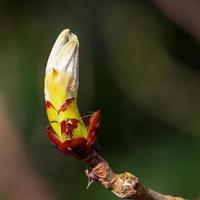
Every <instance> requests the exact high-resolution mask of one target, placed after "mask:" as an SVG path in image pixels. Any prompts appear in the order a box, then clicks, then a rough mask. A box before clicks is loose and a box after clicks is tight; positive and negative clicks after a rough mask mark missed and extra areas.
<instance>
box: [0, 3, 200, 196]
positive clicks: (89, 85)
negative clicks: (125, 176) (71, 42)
mask: <svg viewBox="0 0 200 200" xmlns="http://www.w3.org/2000/svg"><path fill="white" fill-rule="evenodd" d="M65 28H70V29H71V30H72V32H74V33H76V34H77V35H78V37H79V41H80V89H79V97H78V104H79V108H80V110H81V113H82V114H83V115H84V114H88V113H89V112H91V111H95V110H97V109H100V110H101V111H102V115H103V117H102V126H101V130H100V133H99V142H100V145H101V150H102V154H103V156H104V157H105V158H106V159H107V160H108V161H109V162H110V164H111V166H112V168H113V169H114V170H115V171H116V172H121V171H130V172H133V173H134V174H136V175H137V176H138V177H140V179H141V180H142V181H143V182H144V184H145V185H147V186H149V187H151V188H152V189H155V190H157V191H159V192H161V193H166V194H174V195H180V196H183V197H185V198H188V199H198V198H200V184H199V180H200V90H199V87H200V46H199V41H200V2H199V1H198V0H190V1H187V0H182V1H180V0H173V1H172V0H152V1H145V0H132V1H131V0H123V1H114V0H113V1H112V0H108V1H103V0H102V1H100V0H96V1H92V0H85V1H81V0H65V1H63V0H61V1H47V0H45V1H42V0H41V1H25V0H20V1H14V0H1V1H0V130H1V133H0V146H1V150H0V199H2V200H36V199H37V200H66V199H69V200H78V199H82V200H86V199H87V200H88V199H95V200H102V199H109V200H114V199H117V198H116V197H115V196H114V195H113V194H111V193H110V192H109V191H107V190H105V189H104V188H103V187H102V186H101V185H99V184H92V185H91V187H90V188H89V190H87V189H86V186H87V178H86V177H85V175H84V170H85V169H86V166H85V165H84V164H83V163H81V162H80V161H78V160H75V159H73V158H71V157H65V156H64V155H62V154H61V153H59V152H58V151H57V150H55V149H54V148H53V146H52V145H51V144H50V142H49V140H48V138H47V136H46V132H45V127H46V125H47V123H48V122H47V117H46V111H45V107H44V95H43V80H44V71H45V66H46V62H47V58H48V56H49V53H50V50H51V48H52V45H53V43H54V41H55V39H56V37H57V36H58V34H59V33H60V32H61V31H62V30H63V29H65Z"/></svg>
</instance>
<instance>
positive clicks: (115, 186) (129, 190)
mask: <svg viewBox="0 0 200 200" xmlns="http://www.w3.org/2000/svg"><path fill="white" fill-rule="evenodd" d="M83 161H84V162H85V163H87V164H89V165H90V166H91V170H90V171H89V170H86V175H87V176H88V178H89V180H91V181H96V182H99V183H101V184H102V185H103V186H104V187H105V188H106V189H109V190H111V191H112V192H113V193H114V194H115V195H116V196H118V197H120V198H121V199H124V198H125V199H134V200H183V198H181V197H174V196H169V195H163V194H160V193H158V192H155V191H153V190H151V189H149V188H148V187H145V186H144V185H143V184H142V182H141V181H140V180H139V179H138V177H136V176H135V175H133V174H131V173H129V172H124V173H122V174H116V173H114V172H113V171H112V169H111V167H110V165H109V164H108V162H107V161H105V160H104V159H103V158H102V157H101V156H100V155H99V154H98V153H96V152H95V151H93V152H92V153H91V154H90V155H88V156H87V158H85V159H84V160H83Z"/></svg>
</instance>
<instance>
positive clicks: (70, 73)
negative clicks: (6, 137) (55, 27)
mask: <svg viewBox="0 0 200 200" xmlns="http://www.w3.org/2000/svg"><path fill="white" fill-rule="evenodd" d="M78 51H79V42H78V38H77V36H76V35H75V34H73V33H71V32H70V30H69V29H66V30H64V31H62V32H61V33H60V35H59V36H58V38H57V40H56V42H55V44H54V46H53V48H52V50H51V53H50V56H49V59H48V62H47V67H46V75H45V89H44V93H45V101H46V109H47V115H48V119H49V122H50V125H49V126H48V128H47V133H48V136H49V138H50V140H51V142H52V143H53V144H54V145H55V146H56V147H57V148H58V149H59V150H60V151H62V152H63V153H65V154H68V155H73V156H76V157H79V158H80V157H84V156H86V155H87V154H88V153H89V152H90V150H91V148H92V146H93V144H94V143H95V141H96V138H97V129H98V126H99V121H100V111H97V112H94V113H93V114H92V115H91V116H90V118H89V117H83V118H82V117H80V114H79V110H78V107H77V92H78V83H79V66H78V53H79V52H78ZM83 119H84V121H87V124H85V123H84V121H83Z"/></svg>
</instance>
